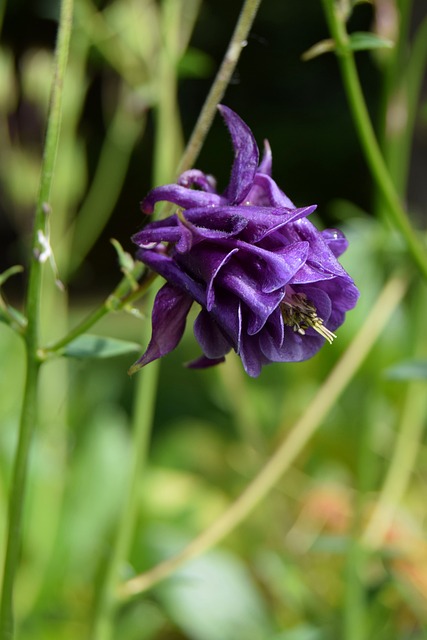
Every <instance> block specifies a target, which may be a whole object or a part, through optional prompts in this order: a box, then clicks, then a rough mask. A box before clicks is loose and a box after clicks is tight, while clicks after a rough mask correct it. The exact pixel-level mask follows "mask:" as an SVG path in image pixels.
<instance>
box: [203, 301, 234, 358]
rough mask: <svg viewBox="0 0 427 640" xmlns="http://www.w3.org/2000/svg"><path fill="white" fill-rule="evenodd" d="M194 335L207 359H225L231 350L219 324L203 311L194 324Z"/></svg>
mask: <svg viewBox="0 0 427 640" xmlns="http://www.w3.org/2000/svg"><path fill="white" fill-rule="evenodd" d="M194 335H195V336H196V339H197V342H198V343H199V344H200V346H201V347H202V349H203V353H204V354H205V356H207V358H210V359H212V360H215V359H218V358H223V357H224V356H225V354H226V353H228V352H229V351H230V349H231V345H230V342H229V341H228V340H227V339H226V338H225V337H224V334H223V333H222V331H221V330H220V328H219V326H218V324H217V323H216V322H215V321H214V320H213V319H212V317H211V315H210V314H209V313H208V312H207V311H205V310H204V309H202V311H201V312H200V313H199V315H198V316H197V318H196V321H195V323H194Z"/></svg>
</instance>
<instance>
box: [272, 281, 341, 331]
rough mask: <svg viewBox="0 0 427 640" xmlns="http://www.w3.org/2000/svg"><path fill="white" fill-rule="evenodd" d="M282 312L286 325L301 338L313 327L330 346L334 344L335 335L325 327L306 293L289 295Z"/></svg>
mask: <svg viewBox="0 0 427 640" xmlns="http://www.w3.org/2000/svg"><path fill="white" fill-rule="evenodd" d="M281 311H282V317H283V321H284V323H285V324H286V325H287V326H288V327H292V329H293V330H294V331H295V333H299V334H300V335H301V336H304V335H305V331H306V329H308V328H309V327H311V328H312V329H314V330H315V331H317V333H318V334H320V335H321V336H322V337H323V338H325V340H327V341H328V342H329V344H332V342H333V340H334V338H336V335H335V333H332V331H330V330H329V329H327V327H325V325H324V324H323V320H322V318H319V316H318V315H317V309H316V307H315V306H314V304H313V303H312V302H310V301H309V300H307V296H306V295H305V294H304V293H290V294H288V293H287V294H286V296H285V298H284V300H283V302H282V304H281Z"/></svg>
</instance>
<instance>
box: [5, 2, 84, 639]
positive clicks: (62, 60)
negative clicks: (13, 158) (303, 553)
mask: <svg viewBox="0 0 427 640" xmlns="http://www.w3.org/2000/svg"><path fill="white" fill-rule="evenodd" d="M72 14H73V0H63V2H62V5H61V14H60V21H59V31H58V40H57V44H56V63H55V71H54V78H53V83H52V94H51V102H50V107H49V116H48V126H47V132H46V141H45V148H44V154H43V162H42V170H41V177H40V189H39V195H38V200H37V204H36V211H35V220H34V232H33V242H32V256H31V262H30V275H29V283H28V291H27V298H26V302H27V304H26V307H27V319H28V325H27V331H26V336H25V338H26V350H27V351H26V354H27V355H26V358H27V372H26V383H25V391H24V398H23V405H22V413H21V422H20V429H19V436H18V446H17V450H16V454H15V460H14V467H13V474H12V480H11V489H10V496H9V512H8V530H7V542H6V553H5V564H4V574H3V589H2V598H1V605H0V640H10V639H11V638H13V635H14V613H13V587H14V581H15V575H16V570H17V567H18V561H19V551H20V545H21V529H22V514H23V508H24V502H25V494H26V478H27V468H28V456H29V451H30V445H31V439H32V433H33V430H34V425H35V421H36V414H37V384H38V372H39V358H38V343H39V312H40V292H41V281H42V261H41V260H40V254H41V251H42V250H43V249H44V247H43V244H42V241H41V239H42V238H45V235H44V232H45V222H46V221H45V217H46V215H47V214H48V212H49V211H50V206H49V198H50V191H51V184H52V176H53V171H54V167H55V160H56V151H57V146H58V140H59V131H60V124H61V111H62V90H63V82H64V76H65V69H66V65H67V59H68V50H69V43H70V35H71V28H72Z"/></svg>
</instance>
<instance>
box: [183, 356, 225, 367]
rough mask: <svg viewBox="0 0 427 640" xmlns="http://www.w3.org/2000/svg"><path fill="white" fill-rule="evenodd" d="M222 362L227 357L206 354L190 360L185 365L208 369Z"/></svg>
mask: <svg viewBox="0 0 427 640" xmlns="http://www.w3.org/2000/svg"><path fill="white" fill-rule="evenodd" d="M221 362H225V358H224V357H222V358H207V357H206V356H200V358H197V359H196V360H193V361H192V362H188V363H187V364H186V365H185V366H186V367H188V368H189V369H207V368H208V367H213V366H215V365H217V364H221Z"/></svg>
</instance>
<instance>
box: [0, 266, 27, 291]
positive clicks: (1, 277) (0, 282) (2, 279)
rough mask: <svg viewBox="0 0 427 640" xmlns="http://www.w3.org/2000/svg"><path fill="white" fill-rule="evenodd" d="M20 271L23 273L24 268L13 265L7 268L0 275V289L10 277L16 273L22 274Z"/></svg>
mask: <svg viewBox="0 0 427 640" xmlns="http://www.w3.org/2000/svg"><path fill="white" fill-rule="evenodd" d="M22 271H24V267H22V266H21V265H20V264H15V265H14V266H13V267H9V269H6V271H3V273H0V287H1V286H2V285H4V283H5V282H6V280H9V278H10V277H11V276H14V275H15V274H17V273H22Z"/></svg>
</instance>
